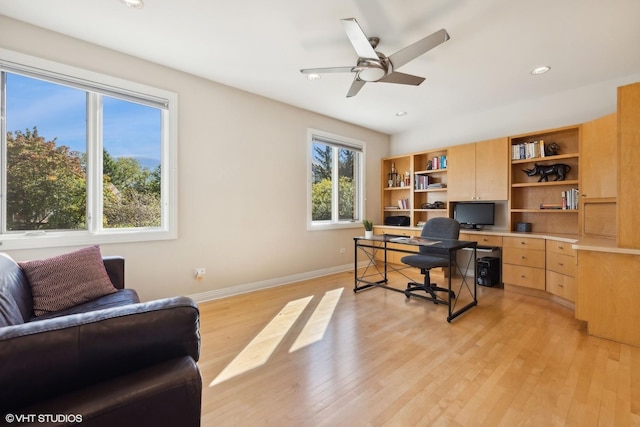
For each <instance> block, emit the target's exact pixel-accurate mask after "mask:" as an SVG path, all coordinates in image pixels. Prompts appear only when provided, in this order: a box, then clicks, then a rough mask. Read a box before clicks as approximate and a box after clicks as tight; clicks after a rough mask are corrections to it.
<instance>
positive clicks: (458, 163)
mask: <svg viewBox="0 0 640 427" xmlns="http://www.w3.org/2000/svg"><path fill="white" fill-rule="evenodd" d="M447 159H448V161H447V175H448V181H449V182H448V184H447V195H448V197H449V201H456V202H457V201H465V200H475V197H476V192H475V185H476V183H475V175H476V147H475V144H464V145H454V146H453V147H449V150H448V157H447Z"/></svg>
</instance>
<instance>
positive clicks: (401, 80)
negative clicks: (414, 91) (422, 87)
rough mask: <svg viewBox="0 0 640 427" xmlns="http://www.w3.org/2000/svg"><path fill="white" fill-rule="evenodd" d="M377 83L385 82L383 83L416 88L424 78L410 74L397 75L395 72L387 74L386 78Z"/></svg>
mask: <svg viewBox="0 0 640 427" xmlns="http://www.w3.org/2000/svg"><path fill="white" fill-rule="evenodd" d="M378 81H379V82H385V83H398V84H401V85H413V86H418V85H419V84H420V83H422V82H423V81H424V77H420V76H413V75H411V74H405V73H399V72H397V71H394V72H393V73H391V74H389V75H388V76H386V77H383V78H381V79H380V80H378Z"/></svg>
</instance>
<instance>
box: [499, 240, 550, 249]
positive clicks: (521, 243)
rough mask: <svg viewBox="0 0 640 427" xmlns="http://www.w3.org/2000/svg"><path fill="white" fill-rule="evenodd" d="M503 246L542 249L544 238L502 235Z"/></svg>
mask: <svg viewBox="0 0 640 427" xmlns="http://www.w3.org/2000/svg"><path fill="white" fill-rule="evenodd" d="M502 245H503V246H504V247H511V248H527V249H539V250H544V239H534V238H531V237H504V238H503V239H502Z"/></svg>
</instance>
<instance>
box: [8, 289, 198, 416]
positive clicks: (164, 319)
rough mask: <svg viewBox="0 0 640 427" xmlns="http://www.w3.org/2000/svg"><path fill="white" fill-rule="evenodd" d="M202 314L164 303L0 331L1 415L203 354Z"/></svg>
mask: <svg viewBox="0 0 640 427" xmlns="http://www.w3.org/2000/svg"><path fill="white" fill-rule="evenodd" d="M199 319H200V318H199V311H198V307H197V306H196V304H195V302H193V300H191V299H190V298H186V297H175V298H166V299H162V300H156V301H150V302H146V303H138V304H130V305H126V306H122V307H115V308H110V309H106V310H97V311H93V312H87V313H80V314H73V315H69V316H62V317H57V318H52V319H46V320H40V321H34V322H29V323H25V324H21V325H15V326H8V327H4V328H0V360H1V361H2V363H0V384H2V387H0V413H1V412H2V411H3V410H4V411H7V410H12V409H17V408H20V407H23V406H26V405H29V404H32V403H34V402H37V401H40V400H43V399H47V398H51V397H52V396H56V395H59V394H62V393H65V392H68V391H71V390H74V389H78V388H81V387H85V386H88V385H91V384H95V383H98V382H100V381H104V380H107V379H110V378H114V377H117V376H119V375H123V374H127V373H129V372H133V371H136V370H139V369H142V368H144V367H147V366H150V365H153V364H156V363H159V362H162V361H165V360H169V359H172V358H175V357H180V356H190V357H192V358H193V359H194V360H195V361H197V360H198V358H199V354H200V332H199V322H200V320H199Z"/></svg>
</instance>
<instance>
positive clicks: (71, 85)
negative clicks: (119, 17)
mask: <svg viewBox="0 0 640 427" xmlns="http://www.w3.org/2000/svg"><path fill="white" fill-rule="evenodd" d="M14 68H16V67H7V66H6V65H5V66H4V67H2V62H0V78H1V80H0V81H1V83H2V84H1V91H0V94H1V95H2V97H1V98H0V99H1V102H2V105H1V107H2V112H3V117H2V119H3V125H4V126H3V132H2V137H1V141H0V142H1V144H0V145H1V148H2V150H1V151H0V159H1V160H2V163H1V165H2V168H1V176H0V181H1V182H2V194H3V196H4V197H2V205H1V206H0V218H2V235H3V236H4V237H3V239H6V238H15V237H16V236H33V235H34V234H33V233H34V232H39V233H50V232H55V233H58V235H64V233H71V232H72V233H77V232H80V231H84V232H85V233H87V234H88V235H99V234H101V233H102V234H108V233H109V232H110V231H111V232H115V231H117V232H118V233H120V235H122V233H123V232H125V233H126V231H127V230H132V231H134V230H135V232H136V233H137V234H139V233H140V232H144V231H145V230H146V231H150V232H152V231H158V230H163V229H166V227H167V224H168V221H169V218H168V213H169V212H170V210H168V209H166V208H165V207H166V206H167V203H166V202H167V201H168V196H169V193H168V190H169V189H170V186H168V185H167V183H166V182H164V181H165V180H167V179H169V175H168V174H165V173H164V170H163V153H167V152H169V151H168V150H166V145H167V143H168V141H167V140H166V139H167V135H169V134H170V132H169V131H168V128H167V126H168V124H169V120H167V118H168V102H167V101H162V100H157V99H156V98H153V97H151V96H149V97H145V96H140V95H139V94H138V93H135V94H134V95H132V92H131V91H128V90H125V89H123V90H122V92H121V93H120V92H119V91H118V90H117V89H115V88H114V87H107V86H105V85H101V84H96V86H95V88H94V87H92V85H91V84H90V83H88V82H86V81H84V80H81V79H74V78H69V77H68V76H66V75H65V76H63V77H60V76H58V75H56V74H55V73H53V72H40V70H34V69H29V68H28V67H17V69H14ZM25 70H26V71H25ZM94 89H95V90H94ZM164 161H165V164H166V161H167V158H166V155H165V158H164Z"/></svg>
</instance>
